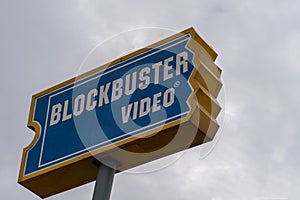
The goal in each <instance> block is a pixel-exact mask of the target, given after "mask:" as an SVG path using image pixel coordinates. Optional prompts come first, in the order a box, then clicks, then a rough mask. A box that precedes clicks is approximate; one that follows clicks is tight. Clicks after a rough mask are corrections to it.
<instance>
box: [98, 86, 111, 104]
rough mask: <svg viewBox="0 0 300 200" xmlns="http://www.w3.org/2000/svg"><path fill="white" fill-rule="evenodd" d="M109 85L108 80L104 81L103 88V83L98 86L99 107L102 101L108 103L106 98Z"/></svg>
mask: <svg viewBox="0 0 300 200" xmlns="http://www.w3.org/2000/svg"><path fill="white" fill-rule="evenodd" d="M109 86H110V82H108V83H106V85H105V88H104V85H101V86H100V90H99V102H98V106H99V107H101V106H102V105H103V101H104V104H108V103H109V99H108V94H107V93H108V89H109Z"/></svg>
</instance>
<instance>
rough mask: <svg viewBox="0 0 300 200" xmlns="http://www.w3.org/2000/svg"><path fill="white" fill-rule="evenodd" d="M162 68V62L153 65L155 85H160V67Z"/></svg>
mask: <svg viewBox="0 0 300 200" xmlns="http://www.w3.org/2000/svg"><path fill="white" fill-rule="evenodd" d="M160 66H162V62H161V61H160V62H158V63H155V64H153V65H152V69H154V84H158V83H159V67H160Z"/></svg>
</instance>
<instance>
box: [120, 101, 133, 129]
mask: <svg viewBox="0 0 300 200" xmlns="http://www.w3.org/2000/svg"><path fill="white" fill-rule="evenodd" d="M131 109H132V103H131V104H129V105H128V108H127V111H126V106H123V107H122V108H121V113H122V123H123V124H125V123H127V122H128V120H129V116H130V112H131Z"/></svg>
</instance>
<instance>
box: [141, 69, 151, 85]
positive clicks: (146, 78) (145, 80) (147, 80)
mask: <svg viewBox="0 0 300 200" xmlns="http://www.w3.org/2000/svg"><path fill="white" fill-rule="evenodd" d="M150 70H151V69H150V68H149V67H145V68H143V69H142V70H141V71H140V73H139V79H140V81H143V82H141V83H140V84H139V88H140V89H141V90H144V89H146V88H147V87H148V85H149V84H150V77H149V76H146V75H145V74H149V73H150Z"/></svg>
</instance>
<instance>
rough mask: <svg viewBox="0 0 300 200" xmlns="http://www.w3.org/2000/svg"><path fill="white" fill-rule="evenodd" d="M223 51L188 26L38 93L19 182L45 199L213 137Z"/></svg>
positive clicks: (33, 105) (34, 101)
mask: <svg viewBox="0 0 300 200" xmlns="http://www.w3.org/2000/svg"><path fill="white" fill-rule="evenodd" d="M216 57H217V54H216V53H215V52H214V50H213V49H212V48H211V47H210V46H209V45H207V43H206V42H205V41H204V40H203V39H202V38H201V37H200V36H199V35H198V34H197V33H196V32H195V30H194V29H193V28H189V29H186V30H184V31H182V32H180V33H177V34H175V35H172V36H170V37H168V38H166V39H163V40H161V41H158V42H157V43H155V44H152V45H150V46H147V47H145V48H143V49H140V50H137V51H135V52H133V53H130V54H128V55H126V56H123V57H121V58H118V59H116V60H114V61H112V62H110V63H108V64H106V65H103V66H100V67H98V68H96V69H94V70H91V71H89V72H87V73H84V74H82V75H80V76H78V77H76V78H73V79H70V80H68V81H65V82H63V83H61V84H58V85H56V86H54V87H51V88H49V89H47V90H45V91H42V92H40V93H38V94H35V95H33V97H32V101H31V108H30V113H29V119H28V127H29V128H31V129H32V130H34V131H35V137H34V139H33V141H32V143H31V144H30V145H29V146H27V147H25V148H24V150H23V155H22V162H21V167H20V174H19V183H20V184H22V185H23V186H25V187H26V188H28V189H29V190H31V191H32V192H34V193H36V194H37V195H38V196H40V197H42V198H44V197H48V196H51V195H54V194H57V193H59V192H63V191H66V190H68V189H71V188H74V187H77V186H80V185H82V184H85V183H88V182H91V181H93V180H95V178H96V174H97V166H96V165H95V161H97V160H98V161H101V162H104V163H105V162H107V161H108V160H109V161H110V162H111V161H114V163H118V164H117V165H115V168H116V171H117V172H119V171H123V170H126V169H130V168H132V167H135V166H138V165H141V164H144V163H147V162H150V161H152V160H155V159H158V158H161V157H164V156H167V155H170V154H173V153H176V152H179V151H182V150H185V149H187V148H190V147H193V146H196V145H200V144H203V143H205V142H208V141H211V140H212V139H213V138H214V135H215V134H216V132H217V130H218V128H219V126H218V123H217V121H216V118H217V116H218V114H219V112H220V110H221V107H220V105H219V104H218V102H217V100H216V99H217V96H218V94H219V91H220V89H221V87H222V83H221V81H220V76H221V70H220V68H219V67H218V66H217V65H216V64H215V63H214V61H215V59H216Z"/></svg>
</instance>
